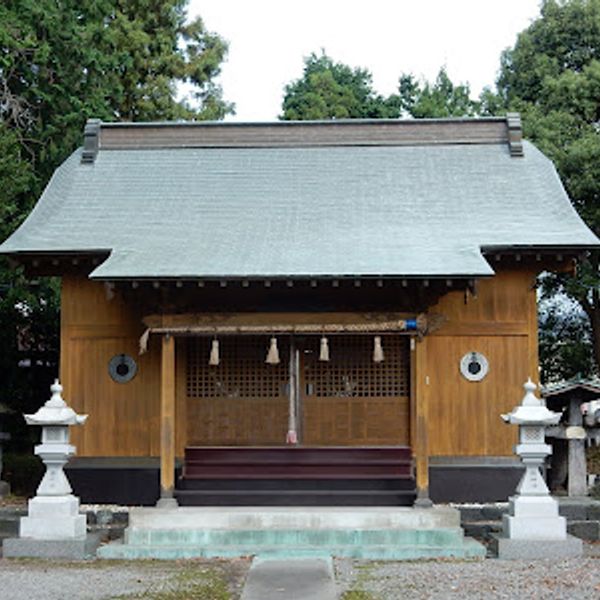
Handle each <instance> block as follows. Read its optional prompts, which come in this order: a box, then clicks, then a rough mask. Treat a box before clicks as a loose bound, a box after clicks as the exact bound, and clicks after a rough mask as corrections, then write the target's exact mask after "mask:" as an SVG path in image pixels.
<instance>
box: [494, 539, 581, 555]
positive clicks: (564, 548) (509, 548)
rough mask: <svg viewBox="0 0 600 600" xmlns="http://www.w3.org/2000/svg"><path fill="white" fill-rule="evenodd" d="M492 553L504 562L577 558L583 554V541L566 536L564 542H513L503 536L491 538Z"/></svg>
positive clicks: (513, 540)
mask: <svg viewBox="0 0 600 600" xmlns="http://www.w3.org/2000/svg"><path fill="white" fill-rule="evenodd" d="M491 548H492V551H493V553H494V554H495V555H496V556H497V557H498V558H502V559H505V560H511V559H525V560H533V559H538V558H578V557H579V556H582V554H583V541H582V540H580V539H579V538H576V537H573V536H572V535H567V537H566V538H565V539H564V540H515V539H510V538H507V537H504V535H503V534H496V535H494V536H492V544H491Z"/></svg>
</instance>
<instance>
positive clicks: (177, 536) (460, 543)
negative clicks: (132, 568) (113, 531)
mask: <svg viewBox="0 0 600 600" xmlns="http://www.w3.org/2000/svg"><path fill="white" fill-rule="evenodd" d="M315 553H317V554H319V555H323V554H324V553H326V554H329V555H332V556H347V557H356V558H369V559H381V560H387V559H389V560H402V559H416V558H424V557H428V558H433V557H446V556H458V557H477V556H484V555H485V549H484V547H483V546H481V545H480V544H477V543H476V542H474V541H472V540H465V538H464V535H463V531H462V529H461V528H460V526H459V513H458V511H457V510H455V509H452V508H450V507H433V508H429V509H418V508H403V507H386V508H379V507H356V508H354V507H352V508H351V507H324V508H316V507H305V508H294V507H273V508H264V507H227V508H222V507H206V508H191V507H179V508H168V509H156V508H154V509H148V508H136V509H132V510H131V512H130V526H129V527H128V528H127V530H126V535H125V543H123V544H114V543H113V544H109V545H107V546H103V547H102V548H101V549H100V550H99V553H98V556H100V557H102V558H132V559H133V558H163V559H176V558H192V557H203V556H205V557H209V556H215V557H216V556H222V557H229V556H244V555H261V556H262V555H265V554H266V555H273V556H305V555H309V556H314V554H315Z"/></svg>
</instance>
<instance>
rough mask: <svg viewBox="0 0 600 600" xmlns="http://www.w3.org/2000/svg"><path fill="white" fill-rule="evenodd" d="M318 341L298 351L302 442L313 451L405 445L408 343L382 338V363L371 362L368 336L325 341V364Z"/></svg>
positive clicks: (310, 340)
mask: <svg viewBox="0 0 600 600" xmlns="http://www.w3.org/2000/svg"><path fill="white" fill-rule="evenodd" d="M319 342H320V340H319V338H308V339H307V340H306V341H305V343H304V351H303V352H302V356H303V363H304V366H303V368H302V371H303V372H302V378H303V381H302V386H301V389H302V391H303V393H304V398H303V400H302V416H303V419H302V423H303V427H302V441H303V443H304V444H305V445H315V446H321V445H323V446H328V445H334V446H378V445H408V444H409V394H410V392H409V390H410V368H409V366H410V359H409V339H408V337H406V336H399V335H396V336H392V335H390V336H385V337H383V338H382V343H383V349H384V353H385V360H384V361H383V362H381V363H374V362H373V337H372V336H360V335H354V336H352V335H340V336H331V337H330V338H329V349H330V361H329V362H321V361H319Z"/></svg>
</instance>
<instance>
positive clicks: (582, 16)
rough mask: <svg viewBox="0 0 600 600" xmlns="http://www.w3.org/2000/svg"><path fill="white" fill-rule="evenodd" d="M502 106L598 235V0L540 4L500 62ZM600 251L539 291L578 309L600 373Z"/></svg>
mask: <svg viewBox="0 0 600 600" xmlns="http://www.w3.org/2000/svg"><path fill="white" fill-rule="evenodd" d="M497 92H498V98H499V100H500V105H501V106H502V107H503V108H505V109H506V108H508V109H511V110H517V111H519V112H521V114H522V116H523V124H524V133H525V135H526V137H528V138H529V139H531V140H532V141H533V142H535V143H536V145H537V146H538V147H539V148H540V149H541V150H542V151H543V152H544V153H545V154H546V155H547V156H548V157H549V158H551V159H552V160H553V161H554V164H555V165H556V167H557V169H558V172H559V174H560V176H561V179H562V181H563V183H564V185H565V188H566V190H567V192H568V194H569V196H570V197H571V199H572V200H573V203H574V205H575V207H576V209H577V210H578V212H579V214H580V215H581V216H582V218H583V219H584V220H585V221H586V222H587V224H588V225H589V226H590V228H591V229H592V230H593V231H594V232H595V233H596V235H599V234H600V133H599V129H598V127H599V125H600V102H599V101H598V99H599V98H600V0H568V1H560V2H559V1H556V0H546V1H545V2H543V4H542V7H541V15H540V17H539V18H538V19H537V20H535V21H534V22H533V23H532V24H531V25H530V26H529V27H528V28H527V29H525V30H524V31H523V32H521V33H520V34H519V36H518V38H517V42H516V44H515V46H514V47H513V48H511V49H508V50H506V51H505V52H504V53H503V55H502V58H501V70H500V75H499V78H498V81H497ZM599 265H600V253H598V252H596V251H594V252H590V253H588V255H587V257H586V259H585V260H584V261H583V262H582V263H581V265H580V267H579V269H578V273H577V275H576V277H574V278H573V277H570V276H568V275H556V276H554V277H552V278H547V280H546V281H545V291H546V293H552V292H564V293H566V294H567V295H568V296H569V297H570V298H572V299H574V300H575V301H577V302H578V303H579V305H580V306H581V307H582V308H583V310H584V311H585V314H586V315H587V317H588V319H589V323H590V327H591V331H592V339H593V351H594V356H595V363H596V369H598V368H599V367H600V270H599Z"/></svg>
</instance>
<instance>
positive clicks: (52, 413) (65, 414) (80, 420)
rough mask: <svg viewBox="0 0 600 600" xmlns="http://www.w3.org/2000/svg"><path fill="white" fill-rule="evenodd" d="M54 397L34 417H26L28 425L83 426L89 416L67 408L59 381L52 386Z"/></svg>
mask: <svg viewBox="0 0 600 600" xmlns="http://www.w3.org/2000/svg"><path fill="white" fill-rule="evenodd" d="M50 391H51V392H52V397H51V398H50V400H48V402H46V404H44V406H42V407H41V408H40V409H39V410H38V411H37V412H36V413H35V414H33V415H24V416H25V421H27V424H28V425H42V426H44V425H45V426H51V425H83V424H84V423H85V420H86V419H87V417H88V416H87V415H78V414H77V413H76V412H75V411H74V410H73V409H72V408H70V407H69V406H67V404H66V402H65V401H64V400H63V399H62V396H61V392H62V391H63V387H62V385H60V383H59V382H58V379H55V380H54V383H53V384H52V385H51V386H50Z"/></svg>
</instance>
